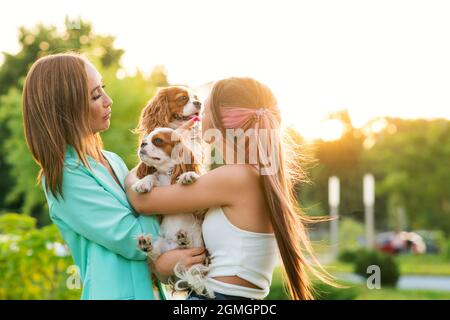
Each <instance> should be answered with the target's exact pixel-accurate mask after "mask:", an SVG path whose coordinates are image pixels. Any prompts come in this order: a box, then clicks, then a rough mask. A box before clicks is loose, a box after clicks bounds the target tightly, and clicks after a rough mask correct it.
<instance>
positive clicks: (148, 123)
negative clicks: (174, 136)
mask: <svg viewBox="0 0 450 320" xmlns="http://www.w3.org/2000/svg"><path fill="white" fill-rule="evenodd" d="M171 116H172V114H171V113H170V107H169V98H168V97H167V94H166V92H165V91H164V89H161V90H159V91H158V92H157V94H156V95H155V96H154V97H153V98H152V99H151V100H150V101H149V102H148V104H147V106H145V108H144V109H143V110H142V112H141V116H140V118H139V124H138V126H137V127H136V128H135V129H134V130H133V133H137V134H140V135H144V134H146V133H149V132H150V131H152V130H154V129H155V128H158V127H167V126H168V124H169V122H170V118H171Z"/></svg>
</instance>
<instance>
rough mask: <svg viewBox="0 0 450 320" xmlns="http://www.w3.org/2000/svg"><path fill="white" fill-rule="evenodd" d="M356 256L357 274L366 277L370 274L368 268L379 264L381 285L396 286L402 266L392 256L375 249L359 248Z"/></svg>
mask: <svg viewBox="0 0 450 320" xmlns="http://www.w3.org/2000/svg"><path fill="white" fill-rule="evenodd" d="M355 256H356V257H355V260H354V267H355V270H354V272H355V273H356V274H358V275H360V276H362V277H364V278H365V279H366V278H367V277H368V276H369V275H370V274H368V273H367V268H368V267H369V266H378V267H379V268H380V273H381V274H380V282H381V285H382V286H393V287H395V285H396V284H397V281H398V279H399V278H400V268H399V266H398V264H397V262H396V261H395V259H394V258H393V257H392V256H390V255H387V254H385V253H382V252H379V251H373V250H358V251H357V252H356V254H355Z"/></svg>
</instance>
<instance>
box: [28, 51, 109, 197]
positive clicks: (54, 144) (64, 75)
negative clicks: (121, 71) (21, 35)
mask: <svg viewBox="0 0 450 320" xmlns="http://www.w3.org/2000/svg"><path fill="white" fill-rule="evenodd" d="M86 63H87V60H85V58H83V57H82V56H80V55H78V54H76V53H64V54H55V55H49V56H45V57H43V58H40V59H38V60H37V61H36V62H35V63H34V64H33V65H32V67H31V69H30V71H29V72H28V75H27V77H26V79H25V85H24V88H23V95H22V111H23V127H24V131H25V138H26V142H27V144H28V147H29V149H30V151H31V153H32V155H33V158H34V160H35V161H36V163H37V164H38V165H39V167H40V171H39V174H38V177H37V180H38V182H40V181H41V179H42V177H44V178H45V187H46V189H47V190H50V191H51V193H52V194H53V195H54V196H55V197H56V196H57V195H58V194H60V195H61V197H63V194H62V175H63V168H64V156H65V151H66V147H67V145H71V146H72V147H73V148H74V149H75V151H76V153H77V155H78V157H79V158H80V159H81V161H82V163H83V164H84V165H85V166H86V167H89V164H88V162H87V156H88V155H90V156H92V157H93V158H94V159H95V160H97V161H99V160H100V159H101V149H102V141H101V138H100V135H99V134H98V133H95V134H94V133H93V131H92V130H91V127H90V124H89V99H90V96H89V89H88V78H87V73H86V69H85V65H86Z"/></svg>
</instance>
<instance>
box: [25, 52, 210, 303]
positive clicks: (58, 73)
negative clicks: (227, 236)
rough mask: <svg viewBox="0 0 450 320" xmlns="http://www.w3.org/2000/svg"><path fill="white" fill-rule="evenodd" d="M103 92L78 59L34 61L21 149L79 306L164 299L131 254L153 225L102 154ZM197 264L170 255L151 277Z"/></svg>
mask: <svg viewBox="0 0 450 320" xmlns="http://www.w3.org/2000/svg"><path fill="white" fill-rule="evenodd" d="M103 88H104V86H103V85H102V79H101V76H100V74H99V73H98V71H97V70H96V69H95V67H94V66H93V65H92V64H91V63H90V62H89V61H88V60H87V59H85V58H83V57H81V56H79V55H76V54H58V55H50V56H47V57H43V58H41V59H39V60H37V61H36V62H35V63H34V64H33V66H32V67H31V69H30V71H29V73H28V75H27V78H26V81H25V85H24V91H23V123H24V131H25V137H26V141H27V144H28V147H29V148H30V151H31V153H32V154H33V157H34V159H35V161H36V163H37V164H38V165H39V166H40V169H41V170H40V173H39V176H38V179H41V183H42V187H43V189H44V192H45V195H46V198H47V202H48V206H49V213H50V217H51V220H52V221H53V222H54V223H55V224H56V225H57V227H58V229H59V230H60V232H61V235H62V236H63V238H64V240H65V241H66V243H67V245H68V246H69V248H70V251H71V254H72V256H73V260H74V262H75V263H76V265H77V266H78V269H79V273H80V274H79V275H80V277H81V280H82V282H83V291H82V297H81V298H82V299H156V298H162V299H164V298H165V294H164V291H163V290H162V288H161V286H160V284H159V282H158V281H156V282H158V283H152V278H151V276H150V272H149V267H148V264H147V260H146V256H145V255H144V254H143V253H142V252H140V251H139V250H138V249H137V246H136V236H138V235H139V234H142V233H149V234H151V235H152V236H156V235H157V234H158V228H159V225H158V221H157V220H156V219H155V218H154V217H146V216H138V215H137V214H136V213H135V211H134V210H133V208H132V207H131V206H130V204H129V203H128V201H127V197H126V194H125V191H124V179H125V177H126V175H127V174H128V169H127V167H126V165H125V163H124V162H123V161H122V159H121V158H120V157H119V156H117V155H116V154H114V153H112V152H108V151H104V150H103V148H102V143H101V138H100V135H99V133H100V132H102V131H104V130H106V129H108V128H109V125H110V118H111V105H112V100H111V99H110V98H109V96H108V95H107V94H106V92H105V91H104V89H103ZM203 259H204V254H203V249H202V248H195V249H188V250H181V249H180V250H173V252H171V253H166V254H164V255H162V256H161V257H160V258H159V259H158V261H157V262H156V264H155V266H154V269H155V270H152V272H155V273H157V274H158V275H163V276H164V275H168V274H170V273H171V269H172V268H173V265H174V264H175V263H176V262H177V261H179V260H182V261H184V263H185V264H186V265H190V264H193V263H198V261H202V260H203ZM159 261H162V263H161V266H162V267H158V266H159ZM154 288H156V290H155V293H154V290H153V289H154ZM158 288H159V290H158ZM156 294H157V295H158V296H159V297H158V296H156Z"/></svg>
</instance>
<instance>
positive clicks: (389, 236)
mask: <svg viewBox="0 0 450 320" xmlns="http://www.w3.org/2000/svg"><path fill="white" fill-rule="evenodd" d="M375 243H376V247H377V249H378V250H380V251H382V252H385V253H390V254H401V253H413V254H423V253H426V252H427V246H426V244H425V241H424V239H423V238H422V237H421V236H420V235H419V234H418V233H416V232H407V231H400V232H382V233H379V234H377V235H376V237H375Z"/></svg>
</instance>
